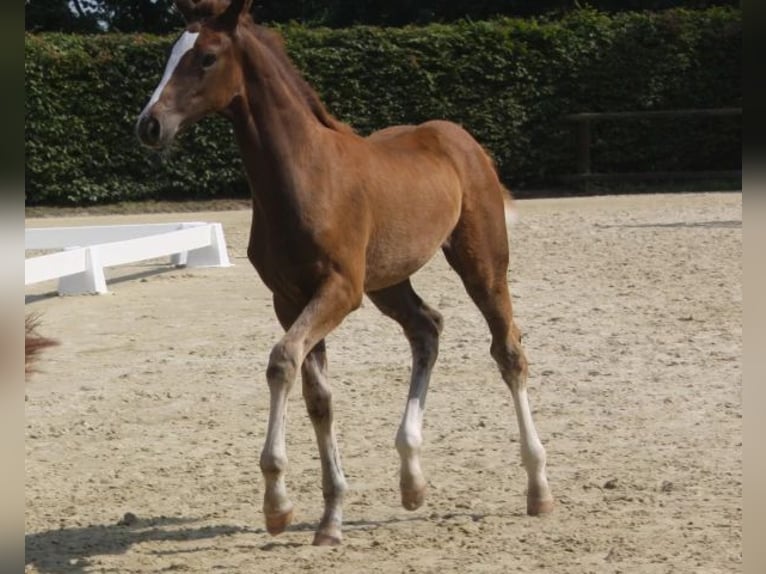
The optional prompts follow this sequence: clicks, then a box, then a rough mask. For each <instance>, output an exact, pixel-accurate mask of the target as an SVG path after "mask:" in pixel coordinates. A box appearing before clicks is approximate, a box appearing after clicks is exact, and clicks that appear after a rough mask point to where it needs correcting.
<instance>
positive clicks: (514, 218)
mask: <svg viewBox="0 0 766 574" xmlns="http://www.w3.org/2000/svg"><path fill="white" fill-rule="evenodd" d="M503 192H504V196H503V207H504V208H505V226H506V227H509V228H510V227H513V226H514V225H516V224H517V223H518V222H519V210H518V209H516V202H515V201H514V200H513V196H512V195H511V191H510V190H509V189H508V188H506V187H503Z"/></svg>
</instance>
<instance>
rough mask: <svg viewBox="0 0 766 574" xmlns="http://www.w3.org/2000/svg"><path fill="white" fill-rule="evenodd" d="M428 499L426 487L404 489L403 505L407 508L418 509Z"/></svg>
mask: <svg viewBox="0 0 766 574" xmlns="http://www.w3.org/2000/svg"><path fill="white" fill-rule="evenodd" d="M425 501H426V489H425V487H423V488H420V489H418V490H402V506H404V508H406V509H407V510H417V509H418V508H420V507H421V506H423V503H424V502H425Z"/></svg>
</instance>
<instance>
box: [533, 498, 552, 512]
mask: <svg viewBox="0 0 766 574" xmlns="http://www.w3.org/2000/svg"><path fill="white" fill-rule="evenodd" d="M549 512H553V499H552V498H545V499H542V500H541V499H539V498H536V499H534V500H527V514H529V516H539V515H540V514H548V513H549Z"/></svg>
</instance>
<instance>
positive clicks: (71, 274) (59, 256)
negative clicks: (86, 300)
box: [24, 222, 231, 295]
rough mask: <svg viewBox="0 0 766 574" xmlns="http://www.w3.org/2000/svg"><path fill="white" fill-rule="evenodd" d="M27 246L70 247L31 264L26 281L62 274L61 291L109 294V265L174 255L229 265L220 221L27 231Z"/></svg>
mask: <svg viewBox="0 0 766 574" xmlns="http://www.w3.org/2000/svg"><path fill="white" fill-rule="evenodd" d="M25 243H26V245H25V247H26V249H41V250H42V249H46V250H47V249H64V251H59V252H56V253H50V254H47V255H41V256H38V257H32V258H29V259H27V260H26V262H25V278H24V283H25V284H26V285H31V284H33V283H39V282H41V281H47V280H50V279H56V278H59V287H58V290H59V294H61V295H73V294H77V293H107V288H106V278H105V276H104V268H105V267H112V266H116V265H124V264H127V263H132V262H135V261H142V260H146V259H154V258H156V257H163V256H167V255H169V256H170V261H171V263H172V264H173V265H186V266H189V267H229V266H231V263H230V262H229V255H228V253H227V251H226V239H225V237H224V234H223V226H222V225H221V224H220V223H203V222H193V223H164V224H146V225H112V226H92V227H58V228H38V229H27V230H26V237H25Z"/></svg>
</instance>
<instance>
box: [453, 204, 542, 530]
mask: <svg viewBox="0 0 766 574" xmlns="http://www.w3.org/2000/svg"><path fill="white" fill-rule="evenodd" d="M487 205H489V204H485V205H483V206H481V207H479V208H478V209H477V211H478V212H479V213H476V212H474V213H473V217H467V216H465V215H464V217H463V218H462V220H461V221H460V222H459V223H458V227H457V228H456V229H455V231H454V232H453V235H452V237H451V238H450V242H449V243H448V245H447V246H446V247H445V249H444V254H445V255H446V257H447V260H448V261H449V263H450V265H451V266H452V267H453V268H454V269H455V271H457V272H458V274H459V275H460V277H461V279H462V280H463V284H464V285H465V287H466V290H467V291H468V294H469V295H470V296H471V298H472V299H473V301H474V302H475V303H476V305H477V306H478V307H479V309H480V310H481V312H482V314H483V315H484V318H485V319H486V321H487V324H488V325H489V328H490V331H491V333H492V346H491V349H490V350H491V353H492V357H493V358H494V359H495V362H496V363H497V365H498V367H499V369H500V373H501V375H502V377H503V380H504V381H505V383H506V384H507V385H508V387H509V388H510V390H511V394H512V395H513V404H514V407H515V410H516V417H517V419H518V423H519V435H520V439H521V460H522V463H523V464H524V467H525V469H526V471H527V484H528V488H527V513H528V514H530V515H537V514H542V513H545V512H550V511H551V510H553V495H552V494H551V490H550V487H549V486H548V479H547V477H546V474H545V449H544V448H543V445H542V443H541V442H540V438H539V437H538V435H537V430H536V429H535V425H534V422H533V421H532V411H531V410H530V408H529V400H528V398H527V360H526V358H525V356H524V351H523V349H522V347H521V343H520V334H519V330H518V328H517V327H516V325H515V324H514V322H513V312H512V308H511V298H510V294H509V291H508V283H507V279H506V273H507V269H508V243H507V236H506V231H505V225H504V221H503V212H502V206H500V208H499V209H498V210H496V211H497V212H495V211H491V212H489V211H485V210H487V209H488V207H487Z"/></svg>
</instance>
